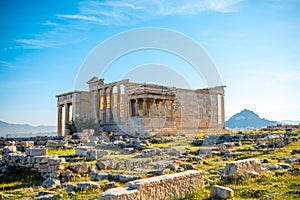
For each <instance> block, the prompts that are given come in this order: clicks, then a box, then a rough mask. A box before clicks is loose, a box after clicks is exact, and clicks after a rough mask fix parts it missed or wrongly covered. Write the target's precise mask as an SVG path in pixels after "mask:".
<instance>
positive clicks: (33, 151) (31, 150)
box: [26, 148, 48, 156]
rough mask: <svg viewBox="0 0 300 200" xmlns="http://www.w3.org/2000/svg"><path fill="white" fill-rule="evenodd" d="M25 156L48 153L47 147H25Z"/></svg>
mask: <svg viewBox="0 0 300 200" xmlns="http://www.w3.org/2000/svg"><path fill="white" fill-rule="evenodd" d="M26 155H27V156H45V155H48V149H46V148H27V149H26Z"/></svg>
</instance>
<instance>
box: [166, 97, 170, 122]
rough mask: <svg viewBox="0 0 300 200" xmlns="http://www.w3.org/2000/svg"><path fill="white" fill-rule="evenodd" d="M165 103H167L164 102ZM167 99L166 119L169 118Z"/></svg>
mask: <svg viewBox="0 0 300 200" xmlns="http://www.w3.org/2000/svg"><path fill="white" fill-rule="evenodd" d="M166 104H167V103H166ZM169 104H170V103H169V101H168V104H167V105H166V119H167V120H168V118H169Z"/></svg>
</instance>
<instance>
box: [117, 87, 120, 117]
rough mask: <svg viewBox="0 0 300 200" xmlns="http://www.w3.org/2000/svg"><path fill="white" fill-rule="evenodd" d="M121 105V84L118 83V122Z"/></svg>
mask: <svg viewBox="0 0 300 200" xmlns="http://www.w3.org/2000/svg"><path fill="white" fill-rule="evenodd" d="M120 106H121V85H118V94H117V118H118V122H120V110H121V108H120Z"/></svg>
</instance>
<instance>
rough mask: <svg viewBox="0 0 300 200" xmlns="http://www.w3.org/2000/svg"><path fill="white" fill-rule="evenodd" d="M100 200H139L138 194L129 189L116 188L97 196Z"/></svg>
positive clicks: (135, 190)
mask: <svg viewBox="0 0 300 200" xmlns="http://www.w3.org/2000/svg"><path fill="white" fill-rule="evenodd" d="M99 199H101V200H139V199H140V192H139V190H137V189H134V188H130V187H117V188H113V189H109V190H106V191H105V192H104V193H102V194H101V195H100V196H99Z"/></svg>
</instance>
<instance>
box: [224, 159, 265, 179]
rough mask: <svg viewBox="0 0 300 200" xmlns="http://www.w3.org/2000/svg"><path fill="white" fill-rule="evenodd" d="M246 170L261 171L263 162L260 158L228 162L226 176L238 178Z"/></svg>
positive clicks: (225, 170)
mask: <svg viewBox="0 0 300 200" xmlns="http://www.w3.org/2000/svg"><path fill="white" fill-rule="evenodd" d="M245 171H254V172H257V173H260V172H261V162H260V160H259V159H245V160H238V161H233V162H228V163H226V167H225V169H224V173H223V177H224V178H238V177H239V176H240V175H243V174H244V172H245Z"/></svg>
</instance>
